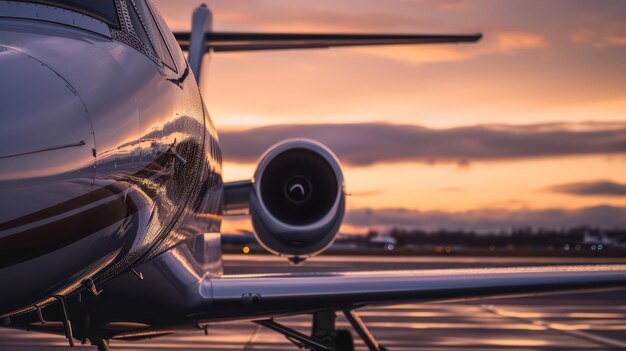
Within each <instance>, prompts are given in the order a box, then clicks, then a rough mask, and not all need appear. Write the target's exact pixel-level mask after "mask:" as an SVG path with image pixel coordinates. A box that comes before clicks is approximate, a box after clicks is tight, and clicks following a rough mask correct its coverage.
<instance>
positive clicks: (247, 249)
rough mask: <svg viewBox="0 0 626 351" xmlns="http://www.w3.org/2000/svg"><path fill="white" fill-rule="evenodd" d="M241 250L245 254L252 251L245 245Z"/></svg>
mask: <svg viewBox="0 0 626 351" xmlns="http://www.w3.org/2000/svg"><path fill="white" fill-rule="evenodd" d="M241 251H243V253H245V254H249V253H250V248H249V247H247V246H244V247H243V249H241Z"/></svg>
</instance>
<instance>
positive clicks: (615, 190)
mask: <svg viewBox="0 0 626 351" xmlns="http://www.w3.org/2000/svg"><path fill="white" fill-rule="evenodd" d="M548 190H549V191H552V192H555V193H562V194H569V195H579V196H626V184H620V183H615V182H612V181H608V180H599V181H595V182H578V183H567V184H560V185H555V186H552V187H550V188H548Z"/></svg>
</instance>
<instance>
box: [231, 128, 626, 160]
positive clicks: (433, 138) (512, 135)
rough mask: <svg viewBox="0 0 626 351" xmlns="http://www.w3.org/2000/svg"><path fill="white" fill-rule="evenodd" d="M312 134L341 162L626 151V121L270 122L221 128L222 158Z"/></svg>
mask: <svg viewBox="0 0 626 351" xmlns="http://www.w3.org/2000/svg"><path fill="white" fill-rule="evenodd" d="M290 138H309V139H315V140H318V141H320V142H322V143H324V144H326V145H328V146H329V147H330V148H331V149H333V150H334V151H335V153H336V154H337V155H338V156H339V157H340V159H341V160H342V162H344V163H346V164H350V165H355V166H369V165H372V164H377V163H397V162H422V163H427V164H437V163H456V164H459V165H467V164H469V163H470V162H474V161H500V160H517V159H527V158H539V157H560V156H574V155H609V154H624V153H626V123H620V122H616V123H576V124H573V123H546V124H533V125H522V126H513V125H477V126H469V127H459V128H449V129H430V128H425V127H420V126H415V125H399V124H387V123H363V124H359V123H357V124H318V125H275V126H269V127H259V128H253V129H248V130H230V131H228V130H227V131H223V132H222V133H221V144H222V149H223V152H224V158H225V160H227V161H230V162H238V163H252V162H256V160H257V158H258V157H259V156H260V155H261V153H262V152H263V151H264V150H265V149H267V148H268V147H270V146H271V145H272V144H274V143H277V142H279V141H281V140H284V139H290Z"/></svg>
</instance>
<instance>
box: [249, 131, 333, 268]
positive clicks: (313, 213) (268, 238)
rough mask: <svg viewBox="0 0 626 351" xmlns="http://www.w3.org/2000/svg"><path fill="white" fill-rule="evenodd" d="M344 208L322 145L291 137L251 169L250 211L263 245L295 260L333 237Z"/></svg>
mask: <svg viewBox="0 0 626 351" xmlns="http://www.w3.org/2000/svg"><path fill="white" fill-rule="evenodd" d="M344 212H345V193H344V181H343V173H342V172H341V166H340V165H339V161H338V160H337V157H336V156H335V155H334V154H333V152H332V151H331V150H329V149H328V148H327V147H325V146H324V145H322V144H320V143H318V142H316V141H312V140H306V139H293V140H287V141H283V142H281V143H278V144H276V145H274V146H272V147H271V148H270V149H269V150H267V151H266V152H265V154H263V156H262V157H261V160H260V161H259V165H258V167H257V170H256V172H255V174H254V183H253V189H252V191H251V193H250V214H251V215H252V223H253V225H254V229H255V233H256V237H257V239H258V241H259V243H261V245H262V246H263V247H264V248H265V249H267V250H268V251H270V252H272V253H274V254H277V255H281V256H287V257H288V258H289V259H290V260H292V261H293V262H296V263H297V262H300V261H302V260H303V259H304V258H306V257H311V256H315V255H317V254H319V253H321V252H322V251H324V250H325V249H327V248H328V247H329V246H330V245H331V244H332V243H333V242H334V240H335V237H336V235H337V231H338V230H339V226H340V225H341V222H342V220H343V216H344Z"/></svg>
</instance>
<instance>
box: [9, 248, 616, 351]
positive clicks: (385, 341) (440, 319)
mask: <svg viewBox="0 0 626 351" xmlns="http://www.w3.org/2000/svg"><path fill="white" fill-rule="evenodd" d="M624 262H626V259H602V260H597V259H581V258H575V259H563V258H558V259H555V258H513V259H506V258H488V257H478V258H471V257H445V256H440V257H409V258H394V257H386V256H377V257H361V256H322V257H317V258H314V259H312V260H310V261H308V262H306V263H305V264H304V265H302V266H297V267H294V266H290V265H289V264H288V263H287V262H286V261H285V260H284V259H281V258H277V257H273V256H266V255H263V256H255V255H247V256H244V255H228V256H226V257H225V263H224V270H225V273H227V274H242V273H257V272H268V273H277V272H294V271H303V272H311V271H336V270H342V271H345V270H397V269H429V268H464V267H500V266H511V265H524V266H528V265H555V264H592V263H624ZM360 315H361V317H362V318H363V320H364V321H365V322H366V323H367V324H368V325H369V326H370V329H371V331H372V333H373V334H374V335H375V337H376V338H377V339H378V341H379V343H380V344H382V345H384V346H386V347H387V348H389V350H391V351H394V350H396V351H405V350H455V351H469V350H490V351H492V350H517V351H520V350H625V349H626V292H617V291H615V292H604V293H585V294H569V295H555V296H549V297H547V296H544V297H532V298H523V299H522V298H518V299H500V300H483V301H474V302H465V303H446V304H406V305H399V306H391V307H376V308H365V309H363V310H361V311H360ZM309 320H310V317H307V316H299V317H292V318H283V319H281V320H280V322H282V323H284V324H285V325H288V326H291V327H294V328H296V329H299V330H301V331H302V332H307V330H308V328H309V326H310V323H309ZM338 325H339V327H340V328H346V329H349V326H348V323H347V322H346V320H345V319H344V318H343V317H339V318H338ZM353 334H354V333H353ZM356 344H357V349H358V350H365V346H364V345H363V344H362V343H361V342H360V341H359V340H356ZM110 346H111V348H112V350H118V351H122V350H133V351H137V350H159V351H169V350H177V351H180V350H215V351H218V350H224V351H226V350H275V351H280V350H297V349H298V348H297V347H296V346H294V345H293V344H291V343H290V342H289V341H287V340H286V339H285V338H284V337H283V336H281V335H279V334H276V333H274V332H272V331H270V330H267V329H264V328H260V327H257V326H255V325H253V324H252V323H249V322H245V323H229V324H223V325H215V326H212V327H210V328H209V329H208V336H205V335H204V333H203V331H200V330H199V331H197V332H180V333H177V334H174V335H170V336H165V337H160V338H155V339H152V340H143V341H135V342H120V341H115V340H113V341H111V345H110ZM67 349H69V347H68V346H67V342H66V340H65V339H64V338H63V337H61V336H55V335H46V334H38V333H33V332H24V331H15V330H11V329H3V328H0V350H2V351H5V350H6V351H12V350H20V351H24V350H38V351H40V350H41V351H48V350H67ZM74 349H76V350H89V349H95V348H93V347H88V346H80V345H78V346H77V347H75V348H74Z"/></svg>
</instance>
